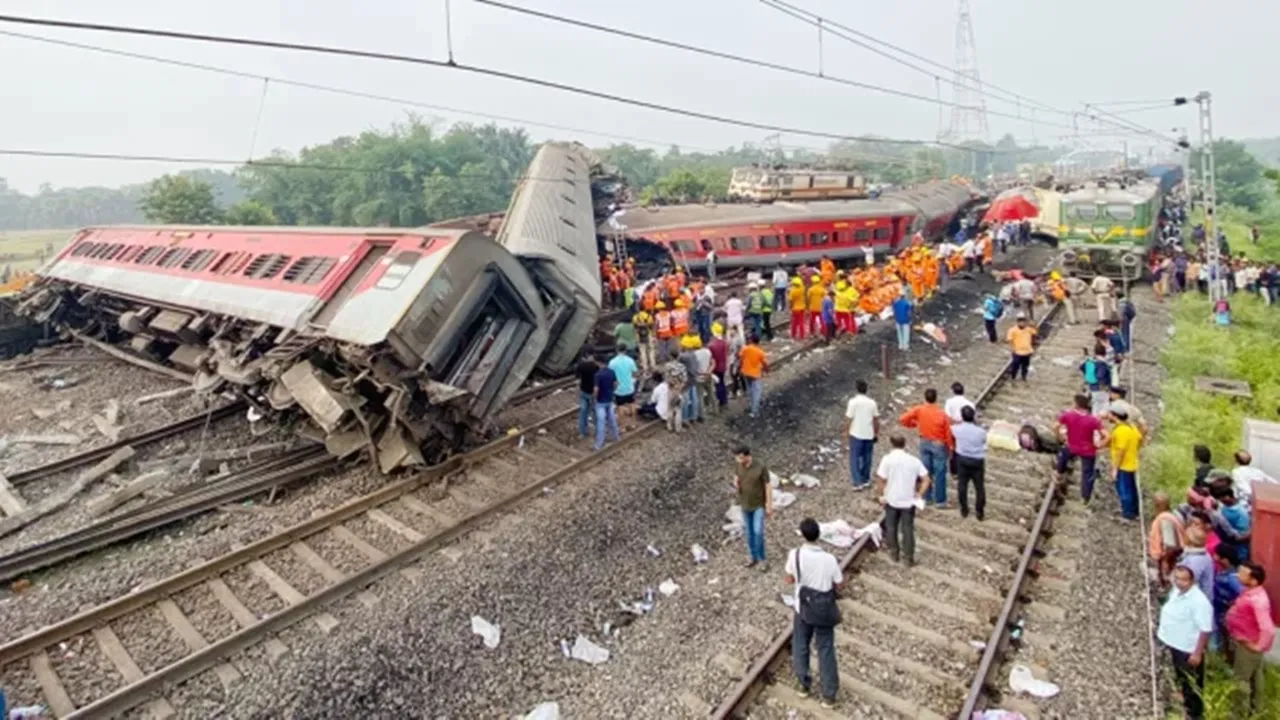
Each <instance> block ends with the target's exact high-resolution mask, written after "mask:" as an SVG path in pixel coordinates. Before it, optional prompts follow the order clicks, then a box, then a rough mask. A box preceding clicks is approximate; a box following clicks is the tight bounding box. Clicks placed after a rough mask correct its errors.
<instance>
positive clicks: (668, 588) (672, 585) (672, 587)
mask: <svg viewBox="0 0 1280 720" xmlns="http://www.w3.org/2000/svg"><path fill="white" fill-rule="evenodd" d="M679 589H680V586H679V585H677V584H676V582H675V581H674V580H672V579H671V578H667V579H666V580H663V581H662V582H661V583H659V584H658V592H660V593H662V594H663V595H666V596H667V597H671V596H672V595H675V594H676V591H677V590H679Z"/></svg>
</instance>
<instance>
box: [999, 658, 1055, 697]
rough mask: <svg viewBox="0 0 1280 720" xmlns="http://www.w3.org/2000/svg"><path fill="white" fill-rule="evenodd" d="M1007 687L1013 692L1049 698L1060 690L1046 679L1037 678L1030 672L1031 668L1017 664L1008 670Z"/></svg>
mask: <svg viewBox="0 0 1280 720" xmlns="http://www.w3.org/2000/svg"><path fill="white" fill-rule="evenodd" d="M1009 687H1010V688H1012V689H1013V691H1014V692H1021V693H1027V694H1028V695H1034V696H1036V697H1038V698H1051V697H1053V696H1054V695H1057V694H1058V693H1059V692H1062V689H1061V688H1059V687H1058V686H1057V685H1054V684H1053V683H1051V682H1048V681H1047V680H1037V679H1036V677H1035V676H1034V675H1032V674H1031V668H1029V667H1027V666H1026V665H1022V664H1018V665H1014V666H1013V670H1010V671H1009Z"/></svg>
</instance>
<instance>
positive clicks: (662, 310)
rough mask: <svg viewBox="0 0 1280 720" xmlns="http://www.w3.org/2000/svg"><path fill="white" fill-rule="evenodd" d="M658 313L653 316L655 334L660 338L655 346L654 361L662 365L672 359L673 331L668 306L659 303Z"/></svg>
mask: <svg viewBox="0 0 1280 720" xmlns="http://www.w3.org/2000/svg"><path fill="white" fill-rule="evenodd" d="M657 307H658V312H656V313H654V316H653V334H654V336H655V337H657V338H658V342H657V343H656V344H655V345H654V351H655V352H654V355H655V357H654V360H655V361H657V363H658V364H662V363H664V362H666V361H667V358H668V357H670V344H671V338H672V335H673V333H672V329H671V311H670V310H668V309H667V304H666V303H664V302H662V301H661V300H659V301H658V305H657Z"/></svg>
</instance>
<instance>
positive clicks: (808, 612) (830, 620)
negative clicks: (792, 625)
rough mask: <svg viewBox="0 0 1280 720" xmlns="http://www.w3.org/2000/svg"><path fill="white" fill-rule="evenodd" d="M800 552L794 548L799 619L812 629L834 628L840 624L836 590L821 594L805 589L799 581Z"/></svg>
mask: <svg viewBox="0 0 1280 720" xmlns="http://www.w3.org/2000/svg"><path fill="white" fill-rule="evenodd" d="M800 550H801V548H796V550H795V553H796V585H798V586H799V588H800V592H799V593H797V594H798V596H799V598H800V608H799V610H800V619H801V620H802V621H804V624H805V625H811V626H813V627H823V628H826V627H835V626H836V625H839V624H840V620H841V618H840V608H839V606H837V605H836V590H835V588H832V589H830V590H827V591H826V592H823V591H821V590H814V589H813V588H808V587H805V586H804V585H803V584H802V583H801V581H800Z"/></svg>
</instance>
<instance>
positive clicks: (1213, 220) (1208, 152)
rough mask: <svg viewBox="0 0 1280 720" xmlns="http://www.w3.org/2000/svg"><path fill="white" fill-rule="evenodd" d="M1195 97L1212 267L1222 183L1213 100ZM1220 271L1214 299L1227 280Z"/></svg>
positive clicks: (1207, 250) (1212, 291)
mask: <svg viewBox="0 0 1280 720" xmlns="http://www.w3.org/2000/svg"><path fill="white" fill-rule="evenodd" d="M1195 101H1196V104H1197V105H1199V106H1200V112H1199V116H1200V194H1201V197H1202V198H1203V202H1204V241H1205V260H1206V261H1207V262H1208V263H1209V265H1210V266H1211V267H1217V265H1218V263H1219V261H1220V258H1221V256H1220V254H1219V251H1220V249H1221V248H1220V247H1219V245H1218V233H1217V225H1218V219H1217V217H1215V215H1214V213H1215V212H1216V211H1217V209H1218V208H1217V205H1218V183H1217V177H1216V176H1217V168H1216V167H1215V166H1214V162H1213V101H1212V96H1211V95H1210V94H1209V93H1207V92H1201V93H1199V94H1198V95H1196V97H1195ZM1219 274H1220V273H1219V271H1218V270H1214V275H1212V276H1211V277H1213V278H1216V279H1218V281H1217V282H1211V283H1209V300H1210V301H1215V300H1220V299H1222V292H1223V290H1224V288H1223V287H1222V286H1223V285H1224V283H1222V282H1221V279H1220V278H1218V275H1219Z"/></svg>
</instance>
